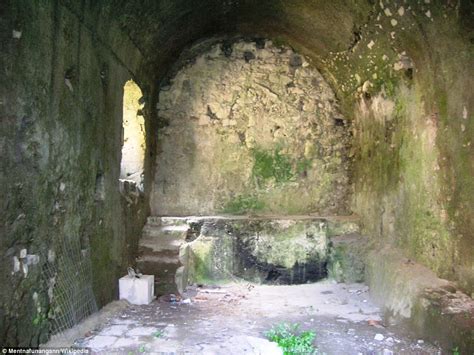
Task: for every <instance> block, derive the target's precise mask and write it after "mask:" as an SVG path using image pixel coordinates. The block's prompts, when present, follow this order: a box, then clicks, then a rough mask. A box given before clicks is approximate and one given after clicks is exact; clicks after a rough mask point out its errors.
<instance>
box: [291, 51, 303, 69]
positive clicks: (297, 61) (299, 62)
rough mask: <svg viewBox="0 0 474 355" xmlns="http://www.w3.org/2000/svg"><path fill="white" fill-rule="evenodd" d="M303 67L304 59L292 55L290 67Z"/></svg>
mask: <svg viewBox="0 0 474 355" xmlns="http://www.w3.org/2000/svg"><path fill="white" fill-rule="evenodd" d="M302 65H303V59H301V57H300V56H299V55H296V54H294V55H292V56H291V57H290V66H291V67H301V66H302Z"/></svg>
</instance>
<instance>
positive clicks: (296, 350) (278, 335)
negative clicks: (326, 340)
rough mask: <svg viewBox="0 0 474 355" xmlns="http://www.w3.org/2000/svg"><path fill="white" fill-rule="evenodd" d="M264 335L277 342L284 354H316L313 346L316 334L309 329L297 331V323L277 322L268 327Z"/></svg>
mask: <svg viewBox="0 0 474 355" xmlns="http://www.w3.org/2000/svg"><path fill="white" fill-rule="evenodd" d="M265 336H266V337H267V338H268V340H270V341H273V342H275V343H277V344H278V346H279V347H280V348H282V349H283V353H284V354H285V355H296V354H298V355H300V354H305V355H306V354H316V353H317V350H316V348H315V347H314V346H313V340H314V338H315V337H316V334H315V333H314V332H311V331H304V332H300V331H299V324H296V323H295V324H287V323H281V324H278V325H276V326H274V327H272V329H270V330H269V331H268V332H267V333H266V334H265Z"/></svg>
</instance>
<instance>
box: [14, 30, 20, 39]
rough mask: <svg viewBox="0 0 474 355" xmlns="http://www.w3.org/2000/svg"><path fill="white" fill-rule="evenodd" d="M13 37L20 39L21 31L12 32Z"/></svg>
mask: <svg viewBox="0 0 474 355" xmlns="http://www.w3.org/2000/svg"><path fill="white" fill-rule="evenodd" d="M12 37H13V38H15V39H20V38H21V31H16V30H13V31H12Z"/></svg>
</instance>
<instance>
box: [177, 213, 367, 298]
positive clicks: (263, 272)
mask: <svg viewBox="0 0 474 355" xmlns="http://www.w3.org/2000/svg"><path fill="white" fill-rule="evenodd" d="M176 223H182V219H180V221H179V222H176ZM187 223H188V225H189V226H190V228H189V232H188V239H187V242H186V243H184V244H182V246H181V250H180V262H181V264H182V265H183V266H182V267H181V268H180V269H179V270H178V272H177V276H176V283H177V285H178V289H181V290H182V289H184V288H185V287H186V285H187V284H190V283H198V284H216V283H225V282H229V281H235V280H236V279H239V280H241V279H243V280H246V281H249V282H254V283H263V284H299V283H306V282H311V281H318V280H320V279H322V278H325V277H327V276H328V272H327V271H328V263H329V268H330V269H331V270H332V269H336V268H337V266H335V265H332V262H333V261H336V259H335V258H333V257H331V255H332V253H333V252H332V251H331V248H330V247H331V246H332V242H331V238H332V237H335V236H336V235H337V236H338V238H344V237H343V236H340V235H341V234H346V233H347V232H348V231H356V230H357V228H358V226H357V224H356V223H354V222H353V221H344V220H340V221H335V220H327V219H325V218H320V217H308V216H306V217H284V218H283V217H279V218H269V217H260V218H247V217H224V218H223V217H217V218H216V217H202V218H197V219H192V218H191V219H188V220H187ZM345 259H346V254H341V253H340V255H339V258H338V259H337V262H338V263H339V264H338V265H340V263H341V262H342V263H344V265H345V264H347V263H346V262H345V261H344V260H345ZM349 269H351V268H348V270H349ZM348 270H346V269H344V270H343V271H340V272H339V273H338V277H339V280H338V281H343V280H345V279H349V278H350V277H348V276H347V275H348ZM360 270H361V272H360V274H361V275H363V268H361V269H360ZM350 271H351V272H352V269H351V270H350ZM355 279H357V280H360V279H361V276H355Z"/></svg>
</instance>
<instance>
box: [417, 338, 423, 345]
mask: <svg viewBox="0 0 474 355" xmlns="http://www.w3.org/2000/svg"><path fill="white" fill-rule="evenodd" d="M417 343H418V344H424V343H425V341H424V340H422V339H418V341H417Z"/></svg>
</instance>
